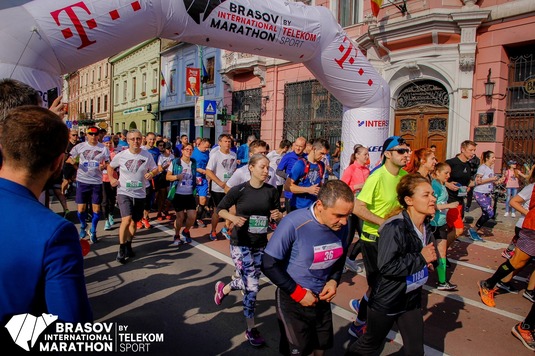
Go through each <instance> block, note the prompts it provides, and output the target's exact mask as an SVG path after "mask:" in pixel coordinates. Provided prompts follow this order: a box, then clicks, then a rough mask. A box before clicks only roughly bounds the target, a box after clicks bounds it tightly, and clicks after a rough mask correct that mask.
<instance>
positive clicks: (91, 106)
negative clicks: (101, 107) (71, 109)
mask: <svg viewBox="0 0 535 356" xmlns="http://www.w3.org/2000/svg"><path fill="white" fill-rule="evenodd" d="M89 114H90V115H91V116H90V118H91V119H92V118H93V99H91V100H90V102H89Z"/></svg>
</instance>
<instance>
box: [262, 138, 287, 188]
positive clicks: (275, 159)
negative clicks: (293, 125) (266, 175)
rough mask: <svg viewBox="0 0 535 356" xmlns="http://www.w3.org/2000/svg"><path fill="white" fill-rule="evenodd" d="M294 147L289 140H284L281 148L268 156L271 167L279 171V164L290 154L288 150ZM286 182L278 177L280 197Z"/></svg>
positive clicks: (280, 145) (280, 144)
mask: <svg viewBox="0 0 535 356" xmlns="http://www.w3.org/2000/svg"><path fill="white" fill-rule="evenodd" d="M291 147H292V143H291V142H290V141H288V140H282V141H281V142H280V143H279V148H277V149H276V150H273V151H271V152H269V153H268V154H267V158H269V166H270V167H271V168H273V169H274V170H275V172H276V171H277V167H278V166H279V163H280V162H281V160H282V157H283V156H284V155H285V154H286V153H287V152H288V150H289V149H290V148H291ZM285 181H286V180H285V179H284V178H282V177H280V176H279V175H277V190H278V191H279V195H280V196H282V188H283V186H284V182H285Z"/></svg>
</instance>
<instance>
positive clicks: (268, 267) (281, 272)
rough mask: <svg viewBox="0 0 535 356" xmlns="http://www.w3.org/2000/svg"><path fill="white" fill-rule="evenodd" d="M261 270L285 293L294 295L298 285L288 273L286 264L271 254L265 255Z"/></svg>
mask: <svg viewBox="0 0 535 356" xmlns="http://www.w3.org/2000/svg"><path fill="white" fill-rule="evenodd" d="M261 269H262V273H264V275H265V276H266V277H268V278H269V279H270V280H271V282H273V283H274V284H275V285H276V286H277V287H279V288H280V289H282V290H283V291H284V292H286V293H288V294H292V293H293V292H294V291H295V289H296V288H297V283H296V282H295V281H294V280H293V279H292V277H290V275H289V274H288V273H287V272H286V268H285V264H284V262H283V261H281V260H278V259H276V258H275V257H273V256H271V255H270V254H269V253H264V255H263V256H262V267H261Z"/></svg>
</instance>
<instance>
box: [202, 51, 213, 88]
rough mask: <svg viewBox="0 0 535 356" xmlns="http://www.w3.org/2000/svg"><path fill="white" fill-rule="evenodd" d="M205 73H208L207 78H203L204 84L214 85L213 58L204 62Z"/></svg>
mask: <svg viewBox="0 0 535 356" xmlns="http://www.w3.org/2000/svg"><path fill="white" fill-rule="evenodd" d="M206 71H207V72H208V78H204V83H206V84H214V71H215V58H214V57H210V58H208V59H207V60H206Z"/></svg>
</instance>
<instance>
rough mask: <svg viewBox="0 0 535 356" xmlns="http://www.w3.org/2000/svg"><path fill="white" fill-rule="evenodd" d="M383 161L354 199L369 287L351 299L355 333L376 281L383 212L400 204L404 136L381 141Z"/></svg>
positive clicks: (362, 326) (363, 327) (406, 154)
mask: <svg viewBox="0 0 535 356" xmlns="http://www.w3.org/2000/svg"><path fill="white" fill-rule="evenodd" d="M382 152H383V158H382V164H381V166H380V167H379V168H377V169H375V171H374V172H373V173H372V174H371V175H370V176H369V177H368V179H367V180H366V182H365V183H364V186H363V187H362V190H361V192H360V193H359V195H358V197H357V198H356V199H355V208H354V210H353V213H354V214H355V215H357V216H358V217H359V218H360V219H362V220H363V221H364V224H363V227H362V230H363V232H362V235H361V236H360V240H361V248H362V257H363V260H364V266H365V269H366V280H367V282H368V290H367V291H366V294H365V295H364V296H363V298H362V299H361V300H360V303H359V302H358V300H356V299H353V300H351V301H350V304H349V305H350V307H351V309H353V310H354V311H355V312H357V313H358V315H357V318H356V320H355V322H353V323H351V325H350V327H349V330H348V333H349V334H350V335H352V336H354V337H359V336H361V335H362V334H363V333H364V332H365V330H366V320H367V317H368V316H367V315H368V314H367V312H368V297H369V296H370V292H371V290H372V288H373V286H374V285H375V282H376V279H377V276H378V273H379V269H378V267H377V237H378V233H377V231H378V229H379V226H380V225H382V224H383V223H384V221H385V216H386V215H387V214H389V213H390V212H391V211H392V210H393V209H395V208H397V207H398V206H399V203H398V200H397V193H396V186H397V184H398V183H399V181H400V180H401V178H402V177H403V176H404V175H406V174H407V172H405V171H404V170H402V169H401V168H402V167H404V166H405V165H406V164H407V160H408V158H409V152H410V149H409V148H408V147H407V144H406V142H405V140H404V139H403V138H402V137H399V136H391V137H389V138H387V139H386V141H385V142H384V144H383V151H382Z"/></svg>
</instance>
